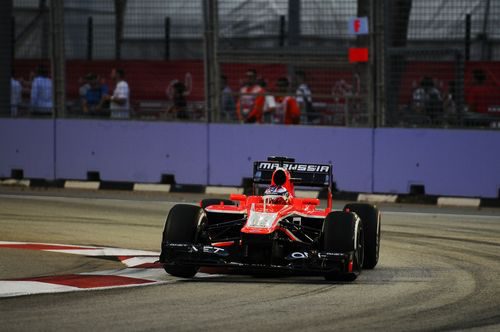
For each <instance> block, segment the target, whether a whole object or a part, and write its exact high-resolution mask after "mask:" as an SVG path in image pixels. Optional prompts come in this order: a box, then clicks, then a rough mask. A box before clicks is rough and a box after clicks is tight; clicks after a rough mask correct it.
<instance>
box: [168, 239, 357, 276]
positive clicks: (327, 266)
mask: <svg viewBox="0 0 500 332" xmlns="http://www.w3.org/2000/svg"><path fill="white" fill-rule="evenodd" d="M284 258H285V261H286V262H287V264H285V265H273V264H250V263H247V262H244V259H242V251H241V250H240V247H239V246H237V245H235V246H231V247H223V248H221V247H215V246H211V245H203V244H192V243H164V244H163V246H162V253H161V255H160V262H161V263H163V264H165V265H184V266H186V265H190V266H200V267H220V268H223V269H226V270H227V271H230V272H237V273H254V272H282V273H290V274H300V275H324V274H327V273H337V272H338V273H348V272H352V268H353V258H354V251H352V252H348V253H335V252H321V251H315V250H309V251H296V252H292V253H290V254H289V255H288V256H287V257H284Z"/></svg>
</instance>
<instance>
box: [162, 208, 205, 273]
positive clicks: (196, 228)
mask: <svg viewBox="0 0 500 332" xmlns="http://www.w3.org/2000/svg"><path fill="white" fill-rule="evenodd" d="M204 222H206V216H205V211H204V210H203V209H201V208H200V207H198V206H195V205H188V204H177V205H175V206H174V207H173V208H172V209H171V210H170V212H169V214H168V216H167V220H166V221H165V228H164V230H163V240H162V249H163V244H165V243H167V242H172V243H193V244H194V243H197V242H198V240H199V239H198V237H199V234H200V230H201V227H202V225H203V224H204ZM161 258H162V261H165V260H166V261H167V262H166V264H164V265H163V268H164V269H165V271H166V272H167V273H168V274H171V275H173V276H175V277H181V278H192V277H193V276H194V275H195V274H196V273H197V272H198V270H199V267H198V266H191V265H177V264H174V265H170V263H169V262H168V257H164V254H163V253H162V256H161Z"/></svg>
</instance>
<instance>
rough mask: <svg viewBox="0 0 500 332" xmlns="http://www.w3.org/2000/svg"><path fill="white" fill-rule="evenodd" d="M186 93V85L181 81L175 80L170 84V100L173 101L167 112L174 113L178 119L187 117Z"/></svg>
mask: <svg viewBox="0 0 500 332" xmlns="http://www.w3.org/2000/svg"><path fill="white" fill-rule="evenodd" d="M186 95H187V88H186V85H185V84H184V83H182V82H181V81H177V82H175V83H174V84H173V85H172V100H173V102H174V103H173V105H172V106H171V107H170V108H169V109H168V110H167V113H173V114H175V117H176V118H177V119H180V120H186V119H188V118H189V117H188V113H187V100H186Z"/></svg>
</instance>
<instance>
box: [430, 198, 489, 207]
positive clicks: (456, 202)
mask: <svg viewBox="0 0 500 332" xmlns="http://www.w3.org/2000/svg"><path fill="white" fill-rule="evenodd" d="M479 204H481V200H480V199H479V198H462V197H439V198H438V200H437V205H438V206H460V207H479Z"/></svg>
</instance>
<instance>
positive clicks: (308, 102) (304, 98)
mask: <svg viewBox="0 0 500 332" xmlns="http://www.w3.org/2000/svg"><path fill="white" fill-rule="evenodd" d="M295 84H296V86H297V91H296V92H295V94H296V95H297V102H298V103H299V106H300V109H301V110H302V112H303V113H305V114H306V117H307V122H313V121H314V120H315V119H316V118H317V117H316V116H315V115H314V107H313V101H312V92H311V89H310V88H309V86H308V85H307V83H306V74H305V73H304V72H303V71H302V70H297V71H296V72H295Z"/></svg>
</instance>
